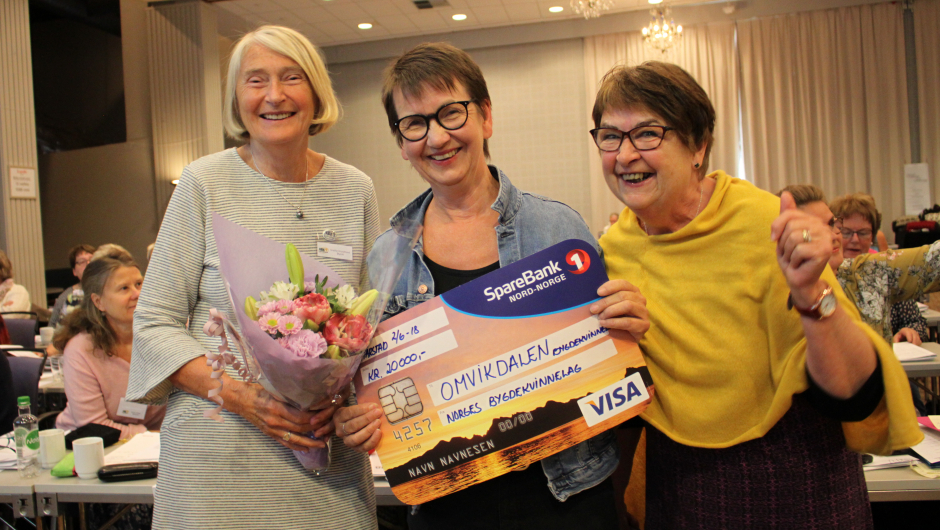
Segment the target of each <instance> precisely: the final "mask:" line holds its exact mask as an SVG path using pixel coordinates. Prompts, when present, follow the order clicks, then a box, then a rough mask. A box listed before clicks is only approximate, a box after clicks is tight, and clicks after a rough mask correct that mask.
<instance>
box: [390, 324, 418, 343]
mask: <svg viewBox="0 0 940 530" xmlns="http://www.w3.org/2000/svg"><path fill="white" fill-rule="evenodd" d="M418 333H420V331H418V326H411V329H409V330H407V331H405V332H401V331H398V330H396V331H394V332H392V342H394V343H395V344H398V343H399V342H401V341H403V340H405V339H407V338H408V337H413V336H415V335H417V334H418Z"/></svg>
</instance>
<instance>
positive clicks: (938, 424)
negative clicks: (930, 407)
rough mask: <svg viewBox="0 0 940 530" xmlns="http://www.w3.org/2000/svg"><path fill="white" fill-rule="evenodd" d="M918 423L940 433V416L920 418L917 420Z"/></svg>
mask: <svg viewBox="0 0 940 530" xmlns="http://www.w3.org/2000/svg"><path fill="white" fill-rule="evenodd" d="M917 423H919V424H921V425H923V426H924V427H927V428H928V429H933V430H935V431H940V416H919V417H918V418H917Z"/></svg>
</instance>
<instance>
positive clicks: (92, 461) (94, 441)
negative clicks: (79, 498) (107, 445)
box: [72, 436, 104, 479]
mask: <svg viewBox="0 0 940 530" xmlns="http://www.w3.org/2000/svg"><path fill="white" fill-rule="evenodd" d="M72 450H73V451H74V452H75V472H76V473H78V478H82V479H90V478H98V470H99V469H101V468H102V467H103V466H104V440H102V439H101V438H99V437H97V436H89V437H88V438H79V439H78V440H75V441H74V442H72Z"/></svg>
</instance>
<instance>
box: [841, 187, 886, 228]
mask: <svg viewBox="0 0 940 530" xmlns="http://www.w3.org/2000/svg"><path fill="white" fill-rule="evenodd" d="M829 209H830V210H832V214H833V215H835V216H836V217H841V218H842V219H845V218H847V217H851V216H853V215H861V216H862V219H865V220H866V221H868V223H869V224H870V225H871V231H872V232H873V233H876V234H877V233H878V230H880V229H881V212H879V211H878V207H877V206H876V205H875V198H874V197H872V196H871V195H869V194H867V193H850V194H848V195H843V196H841V197H836V198H835V199H833V200H832V203H830V204H829Z"/></svg>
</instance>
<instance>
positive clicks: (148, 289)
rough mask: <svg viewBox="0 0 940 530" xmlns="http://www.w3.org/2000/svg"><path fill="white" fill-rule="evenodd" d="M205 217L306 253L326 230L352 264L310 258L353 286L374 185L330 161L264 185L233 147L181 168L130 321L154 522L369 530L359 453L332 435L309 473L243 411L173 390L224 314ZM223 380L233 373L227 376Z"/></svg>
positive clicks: (373, 218)
mask: <svg viewBox="0 0 940 530" xmlns="http://www.w3.org/2000/svg"><path fill="white" fill-rule="evenodd" d="M303 186H306V187H307V190H306V197H305V199H304V203H303V207H302V208H303V211H304V218H303V219H300V220H298V219H297V218H296V217H295V213H296V210H295V209H294V208H293V207H291V206H290V205H289V204H288V203H287V201H286V200H285V199H284V197H287V198H289V199H290V200H291V201H292V202H294V204H299V203H300V200H301V195H302V193H303V192H302V189H303ZM278 191H280V193H281V194H283V196H281V195H279V194H278ZM212 212H218V213H219V214H221V215H222V216H223V217H225V218H227V219H229V220H231V221H234V222H236V223H238V224H240V225H242V226H244V227H246V228H249V229H251V230H254V231H255V232H258V233H260V234H262V235H265V236H267V237H269V238H272V239H274V240H277V241H279V242H281V243H288V242H291V243H294V244H295V245H296V246H297V248H298V249H299V250H300V251H301V252H303V253H306V254H308V255H311V256H316V255H317V252H316V239H317V236H318V235H320V234H321V233H322V232H323V231H324V230H328V229H332V230H334V231H335V232H336V239H335V240H334V241H333V242H334V243H336V244H340V245H348V246H351V247H352V248H353V259H352V261H343V260H339V259H335V258H328V257H324V258H318V259H320V260H321V261H322V262H323V263H324V264H325V265H327V266H328V267H330V268H332V269H333V270H335V271H336V272H338V273H339V274H340V275H341V276H342V277H343V279H344V280H345V281H346V282H347V283H349V284H351V285H353V286H356V287H358V286H359V285H361V284H363V283H364V281H365V280H366V278H367V272H366V266H365V257H366V256H367V255H368V254H369V251H370V250H371V248H372V242H373V240H374V239H375V236H376V235H377V233H378V225H379V223H378V207H377V205H376V200H375V190H374V188H373V185H372V181H371V180H370V179H369V177H367V176H366V175H365V174H364V173H362V172H361V171H359V170H358V169H356V168H354V167H352V166H349V165H347V164H343V163H341V162H338V161H336V160H334V159H332V158H329V157H327V158H326V162H325V163H324V165H323V169H321V170H320V172H319V173H318V174H317V175H316V176H315V177H314V178H312V179H310V180H309V181H307V182H306V183H305V184H300V183H284V182H279V181H275V180H272V179H268V178H266V177H264V176H262V175H261V174H260V173H258V172H256V171H254V170H253V169H251V168H250V167H249V166H248V165H247V164H245V162H244V161H243V160H242V159H241V157H240V156H239V155H238V153H237V152H236V151H235V150H234V149H228V150H226V151H223V152H221V153H216V154H214V155H210V156H206V157H203V158H201V159H199V160H197V161H195V162H193V163H192V164H190V165H189V166H188V167H187V168H186V169H185V170H183V175H182V178H181V179H180V182H179V185H178V186H177V188H176V191H175V192H174V193H173V197H172V199H171V200H170V204H169V206H168V208H167V211H166V215H165V217H164V219H163V225H162V226H161V227H160V234H159V236H158V237H157V243H156V247H155V248H154V252H153V257H152V259H151V261H150V266H149V267H148V269H147V277H146V280H145V281H144V286H143V290H142V292H141V295H140V301H139V302H138V305H137V310H136V313H135V316H134V350H133V362H132V363H131V371H130V381H129V383H128V389H127V395H128V398H129V399H133V400H137V401H142V402H145V403H152V404H159V403H164V402H166V403H167V413H166V419H164V421H163V427H162V429H161V437H160V438H161V452H160V473H159V478H158V479H157V487H156V492H155V496H154V524H153V527H154V528H158V529H164V528H166V529H173V528H179V529H184V528H185V529H191V528H206V529H208V528H219V529H235V528H278V529H292V528H296V529H313V528H323V529H331V530H333V529H358V528H375V527H376V526H377V522H376V516H375V491H374V488H373V484H372V475H371V472H370V468H369V465H368V459H367V457H366V455H363V454H360V453H356V452H353V451H350V450H348V449H347V448H346V447H345V445H343V443H342V442H340V441H339V440H338V439H337V440H334V444H333V462H332V465H331V467H330V469H329V471H327V472H326V473H324V474H322V475H321V476H319V477H315V476H314V475H313V474H312V473H310V472H308V471H306V470H305V469H304V468H303V466H301V465H300V463H299V462H298V461H297V460H296V459H295V458H294V455H293V453H292V452H291V451H290V450H288V449H286V448H284V447H283V446H282V445H280V444H279V443H277V442H276V441H274V440H272V439H271V438H269V437H268V436H266V435H265V434H263V433H262V432H261V431H260V430H259V429H258V428H257V427H255V426H254V425H252V424H250V423H249V422H247V421H246V420H245V419H243V418H242V417H241V416H239V415H237V414H233V413H230V412H228V411H223V413H222V415H223V416H224V417H225V422H224V423H218V422H216V421H214V420H211V419H206V418H204V417H203V411H205V410H207V409H210V408H212V407H213V406H214V404H213V403H212V402H210V401H207V400H205V399H202V398H199V397H196V396H194V395H192V394H189V393H186V392H182V391H180V390H178V389H176V388H175V387H173V385H172V384H171V383H170V381H169V380H168V379H167V378H168V377H169V376H170V375H171V374H173V373H174V372H175V371H176V370H178V369H179V368H180V367H181V366H183V365H184V364H186V363H187V362H189V361H191V360H192V359H194V358H197V357H200V356H202V355H204V354H205V353H206V351H207V350H209V349H210V348H211V349H215V348H217V347H218V344H219V339H218V338H210V337H207V336H205V335H204V334H203V332H202V327H203V324H204V323H205V322H206V320H207V318H208V315H209V309H210V308H213V307H216V308H220V309H223V308H224V309H225V310H230V308H231V304H230V302H229V299H228V295H227V293H226V290H225V288H224V286H223V282H222V278H221V276H220V274H219V257H218V252H217V249H216V246H215V239H214V238H213V235H212V225H211V214H212ZM245 259H251V256H245ZM188 319H189V320H188ZM187 320H188V321H189V322H190V324H189V327H188V328H187V327H186V323H187ZM229 375H230V376H232V377H235V378H237V377H238V375H237V374H236V373H235V372H234V371H231V369H230V372H229Z"/></svg>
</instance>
